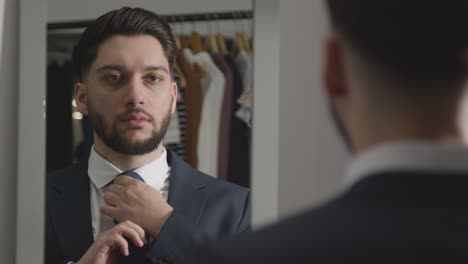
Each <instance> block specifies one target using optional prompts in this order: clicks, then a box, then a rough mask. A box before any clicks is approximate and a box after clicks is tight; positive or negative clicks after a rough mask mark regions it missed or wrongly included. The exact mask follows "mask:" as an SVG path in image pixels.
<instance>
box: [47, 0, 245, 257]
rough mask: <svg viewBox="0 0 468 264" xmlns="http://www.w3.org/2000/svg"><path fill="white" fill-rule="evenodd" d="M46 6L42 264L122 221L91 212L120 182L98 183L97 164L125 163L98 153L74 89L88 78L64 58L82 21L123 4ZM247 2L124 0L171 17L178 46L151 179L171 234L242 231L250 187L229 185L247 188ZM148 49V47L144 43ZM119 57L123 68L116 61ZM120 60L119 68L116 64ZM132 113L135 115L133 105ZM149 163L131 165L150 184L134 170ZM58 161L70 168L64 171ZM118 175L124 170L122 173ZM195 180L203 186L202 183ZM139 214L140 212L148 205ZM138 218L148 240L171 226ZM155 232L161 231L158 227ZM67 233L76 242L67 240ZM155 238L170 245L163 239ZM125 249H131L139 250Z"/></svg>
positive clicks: (73, 252) (70, 253) (77, 250)
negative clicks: (171, 103) (170, 105)
mask: <svg viewBox="0 0 468 264" xmlns="http://www.w3.org/2000/svg"><path fill="white" fill-rule="evenodd" d="M48 4H49V14H48V16H49V21H48V23H47V56H46V60H47V89H46V91H47V96H46V101H47V109H46V112H47V120H46V130H47V132H46V153H47V154H46V170H47V173H48V176H47V187H48V189H47V206H46V207H47V212H46V243H45V244H46V246H45V248H46V252H45V255H46V262H47V263H56V262H57V263H58V262H60V261H77V260H78V259H79V258H80V257H81V256H82V255H83V252H85V251H86V250H87V249H88V248H89V245H90V243H92V242H93V240H96V238H97V237H99V234H100V233H102V232H103V231H104V230H108V229H111V228H116V226H119V225H120V224H118V223H119V222H120V221H119V218H118V217H119V216H117V215H116V216H113V215H104V216H103V214H102V213H101V212H100V211H99V208H101V207H102V206H104V205H105V204H104V203H103V199H104V198H103V197H104V195H103V193H104V192H106V191H107V189H106V188H108V187H107V186H111V187H112V186H114V185H118V184H120V183H119V182H118V181H119V180H118V179H117V180H115V181H114V180H112V181H110V182H109V181H108V182H106V183H103V184H102V185H99V182H100V181H101V179H102V178H99V177H97V178H96V177H94V176H93V175H95V174H94V173H95V172H96V171H97V172H102V173H103V174H105V172H106V170H105V169H103V167H102V166H104V167H105V166H107V169H109V168H110V169H112V168H113V169H116V170H119V171H120V170H121V171H125V170H127V169H126V168H124V167H120V165H122V164H117V163H115V160H112V161H111V160H110V159H106V158H105V157H104V156H105V155H104V154H102V152H101V153H99V151H98V150H97V148H93V146H98V145H99V144H101V146H102V145H106V147H107V148H108V149H112V147H109V146H110V145H109V144H108V143H107V142H106V141H105V140H102V141H98V142H95V140H96V138H97V137H95V136H94V133H93V132H94V130H93V129H95V128H96V120H94V121H93V119H92V116H91V118H90V117H88V116H86V114H84V112H83V108H82V107H80V105H81V106H82V105H83V102H85V100H81V99H80V100H75V95H74V92H75V90H74V89H75V83H77V82H79V83H81V84H80V86H79V87H84V86H89V87H91V85H88V83H87V81H83V80H80V78H79V76H78V74H76V69H74V67H76V66H75V65H73V64H72V53H73V49H74V46H75V45H76V43H77V42H78V40H79V39H80V37H81V34H82V33H83V30H84V28H85V27H86V26H87V25H89V23H90V21H92V20H93V19H95V18H96V17H98V16H100V15H102V14H104V13H105V12H107V11H109V10H112V9H117V8H120V7H122V6H125V5H128V4H129V3H127V2H125V1H122V2H121V3H117V2H116V1H107V2H103V1H99V2H93V1H88V3H84V2H80V3H75V2H72V1H68V3H66V2H64V1H58V0H54V1H52V0H50V1H49V3H48ZM252 5H253V4H252V2H251V1H238V2H236V3H231V2H230V1H205V3H201V2H197V4H194V3H192V2H186V1H171V2H166V3H155V2H153V1H138V2H132V3H131V6H133V7H142V8H145V9H147V10H150V11H154V12H156V13H157V14H159V15H161V16H163V17H164V18H165V20H166V21H168V22H169V24H170V26H171V28H172V31H173V33H174V35H175V37H176V38H175V40H176V45H177V48H178V51H177V60H176V63H175V65H174V66H175V67H174V72H173V77H174V81H175V83H176V84H177V86H175V88H174V89H176V91H177V96H176V97H175V96H174V98H175V100H176V104H175V111H174V113H173V114H172V115H171V116H170V123H169V125H168V127H167V131H166V133H165V135H164V138H163V142H164V146H165V149H167V151H165V152H164V151H163V153H165V154H164V155H167V157H168V158H167V163H168V165H169V170H168V171H167V174H168V176H167V177H166V178H163V180H164V181H163V182H162V183H161V184H163V185H162V187H161V188H160V189H158V188H156V187H155V186H156V185H157V183H155V185H153V187H154V188H155V189H156V190H157V191H159V192H160V194H161V195H162V198H164V199H166V200H167V203H168V204H169V205H170V206H171V207H172V208H173V210H174V212H173V213H172V214H170V212H172V211H170V210H169V211H168V212H169V214H168V215H170V218H166V219H165V221H166V222H164V221H163V222H162V223H168V222H170V221H172V222H176V223H178V224H177V225H176V226H177V228H176V229H177V230H178V231H177V232H181V233H183V234H184V235H186V236H190V237H192V236H193V237H199V236H200V234H201V235H202V236H207V238H211V239H217V238H221V237H222V236H227V235H231V234H235V233H237V232H241V231H243V230H246V229H247V227H248V225H249V222H250V217H249V214H250V210H249V209H248V202H247V201H248V197H249V194H248V192H247V191H246V189H243V188H240V187H238V186H236V187H234V186H235V185H240V186H243V187H247V188H248V187H250V171H251V169H250V163H251V161H250V157H251V153H250V149H251V129H252V126H253V124H252V119H251V117H252V108H253V101H252V83H253V49H252V36H251V34H252V31H253V30H252V27H253V11H252ZM129 38H130V37H127V38H126V39H125V41H126V42H128V43H131V44H132V45H138V43H140V42H139V41H142V40H141V39H129ZM114 40H115V39H110V40H109V42H111V43H114V42H112V41H114ZM122 41H123V40H122ZM106 43H107V40H106ZM114 44H115V43H114ZM132 45H130V46H129V47H130V48H128V49H127V50H131V51H132V52H133V51H134V52H135V54H137V55H138V54H139V53H138V51H139V50H138V49H132V48H131V47H132ZM143 48H145V47H144V46H143ZM122 52H126V51H122ZM148 52H149V53H151V52H153V51H152V50H151V51H149V50H148ZM119 54H120V53H116V55H115V57H117V58H122V57H119ZM132 54H133V53H132ZM151 54H152V53H151ZM148 56H149V57H151V55H148ZM137 57H138V56H135V57H132V58H137ZM125 58H126V57H125ZM138 58H139V57H138ZM117 60H118V59H117ZM135 60H137V59H135ZM104 61H105V60H104ZM123 61H126V60H123ZM111 63H114V62H113V61H112V62H111ZM117 63H122V61H119V62H117ZM106 65H109V64H106ZM122 65H124V67H121V66H122ZM122 65H121V64H118V65H117V66H119V67H120V68H119V69H118V70H116V67H113V70H114V71H120V72H119V74H121V76H130V73H131V74H135V72H136V70H135V71H134V69H133V68H131V66H128V65H131V64H125V63H124V64H122ZM152 65H156V64H152ZM158 65H159V64H158ZM161 65H164V63H162V64H161ZM114 66H115V65H114ZM122 68H123V69H124V70H121V69H122ZM99 69H101V68H99ZM110 72H111V71H110V70H109V73H110ZM89 74H90V75H92V74H94V72H93V71H91V70H90V73H89ZM106 74H107V72H106ZM163 75H164V74H163ZM113 76H114V75H113ZM119 76H120V75H119ZM132 76H136V75H132ZM122 78H124V77H122ZM162 79H164V76H163V78H162ZM171 83H172V80H171ZM95 88H96V86H93V87H91V88H89V89H95ZM87 89H88V88H87ZM174 94H175V93H174ZM78 98H80V97H79V96H78ZM174 98H173V99H174ZM89 100H91V99H89ZM100 100H101V101H99V102H98V104H104V105H105V104H106V101H107V100H111V98H110V97H109V98H107V97H102V98H100ZM151 100H153V99H151ZM95 102H97V101H95ZM95 105H96V104H95ZM89 108H91V106H90V107H89ZM89 111H91V110H89ZM115 111H116V112H118V111H120V110H119V109H116V110H115ZM135 111H136V110H135ZM154 113H155V112H152V113H151V114H154ZM132 115H135V116H136V115H137V114H136V112H135V113H134V114H132ZM156 115H157V114H155V116H156ZM145 116H147V118H146V119H147V120H146V121H148V120H152V118H150V117H151V116H150V115H146V114H145ZM136 117H138V116H136ZM155 119H156V118H155ZM148 123H149V122H148ZM156 124H157V120H156ZM156 126H157V125H155V127H156ZM135 127H137V126H136V125H135ZM138 127H139V126H138ZM142 127H143V126H142ZM101 138H103V137H102V136H101V135H99V137H98V140H101ZM103 142H104V143H103ZM113 150H114V149H113ZM120 153H122V152H120ZM101 154H102V155H101ZM135 155H143V154H135ZM145 155H146V154H145ZM161 155H162V154H161ZM98 156H99V157H98ZM96 157H97V158H96ZM177 157H178V158H180V160H183V161H185V162H186V163H187V164H188V165H190V167H189V166H187V165H180V164H182V163H181V161H180V162H179V161H177V160H178V158H177ZM99 162H101V163H99ZM177 162H178V163H177ZM96 164H101V165H96ZM147 164H149V163H143V164H139V166H135V167H130V168H131V169H134V170H135V172H137V173H139V174H142V175H141V177H140V178H142V180H143V181H145V182H146V183H148V185H150V184H151V183H150V179H151V178H148V175H146V176H145V171H148V170H147V169H141V168H143V167H145V166H147ZM140 165H141V166H140ZM63 168H68V169H65V170H62V169H63ZM145 168H148V167H145ZM160 168H165V167H154V168H153V169H154V170H155V172H154V173H155V174H157V173H158V170H161V169H160ZM192 168H195V169H198V170H199V171H201V172H204V173H206V174H208V175H211V176H214V177H216V178H218V179H220V180H221V181H227V182H231V183H234V184H235V185H227V184H224V183H222V184H218V183H216V184H212V182H211V180H208V178H206V177H207V176H206V175H203V174H202V173H200V172H198V171H196V170H193V169H192ZM140 169H141V170H140ZM57 171H58V172H57ZM165 173H166V172H165ZM78 174H79V175H85V176H86V175H88V177H78V176H76V175H78ZM74 175H75V176H74ZM125 175H130V173H128V172H127V173H125ZM150 175H152V173H150ZM164 175H165V174H164ZM112 177H113V178H112V179H114V178H115V175H114V176H112ZM102 181H103V180H102ZM155 182H157V180H155ZM181 182H182V183H181ZM208 183H210V184H208ZM202 187H203V188H204V189H203V190H202V191H200V190H201V189H202ZM109 188H110V187H109ZM174 193H177V195H175V194H174ZM179 193H180V194H179ZM217 196H219V197H217ZM229 197H230V198H229ZM234 198H235V199H234ZM98 205H99V206H98ZM116 207H117V206H116ZM172 208H171V209H172ZM226 208H227V209H226ZM159 209H161V211H162V212H166V211H164V209H167V207H164V208H159ZM204 210H206V212H205V211H204ZM209 210H211V211H209ZM226 210H228V211H226ZM142 212H143V214H144V213H145V212H146V211H142ZM176 212H177V213H176ZM202 212H203V213H202ZM168 217H169V216H168ZM179 218H181V219H183V220H180V221H182V222H184V224H180V222H179V220H173V219H179ZM122 219H124V218H122ZM172 222H170V223H172ZM138 224H140V225H141V226H142V227H143V229H144V230H145V231H146V232H147V235H149V236H150V238H151V239H150V240H154V238H155V237H156V236H155V235H154V234H158V233H157V232H164V230H167V229H169V228H170V227H167V228H166V229H164V230H163V231H161V230H160V229H157V230H156V232H153V231H155V230H153V229H152V228H153V226H151V227H148V228H147V227H146V226H144V222H141V223H138ZM168 225H169V226H170V224H168ZM72 226H73V228H72ZM212 226H219V228H212ZM234 227H235V228H234ZM199 229H200V230H199ZM167 232H169V231H167ZM198 233H200V234H198ZM161 236H162V237H163V238H164V235H161ZM171 236H172V235H171ZM163 238H161V239H163ZM65 241H75V242H74V244H73V245H70V244H69V243H66V242H65ZM161 243H163V242H161ZM182 244H183V243H182ZM163 245H168V246H169V244H167V243H163ZM179 246H180V245H178V247H179ZM180 247H181V251H182V253H177V252H176V254H175V255H174V256H165V257H169V258H177V257H181V255H182V254H183V253H185V251H184V247H183V246H180ZM131 250H133V249H131ZM131 252H133V251H131ZM131 255H132V256H139V255H138V254H137V253H135V254H131ZM132 261H133V260H132ZM135 263H138V262H136V261H135Z"/></svg>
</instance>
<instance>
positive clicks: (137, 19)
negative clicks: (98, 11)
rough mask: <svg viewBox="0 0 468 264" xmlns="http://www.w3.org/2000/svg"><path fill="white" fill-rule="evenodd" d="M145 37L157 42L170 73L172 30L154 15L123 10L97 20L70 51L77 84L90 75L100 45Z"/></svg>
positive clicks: (173, 57) (172, 55) (172, 57)
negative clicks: (119, 38) (118, 38)
mask: <svg viewBox="0 0 468 264" xmlns="http://www.w3.org/2000/svg"><path fill="white" fill-rule="evenodd" d="M139 34H147V35H151V36H153V37H155V38H156V39H158V40H159V42H160V43H161V45H162V48H163V50H164V55H165V56H166V58H167V60H168V62H169V67H170V72H172V68H173V65H174V61H175V56H176V47H175V40H174V36H173V35H172V31H171V27H170V26H169V24H168V23H167V22H166V20H165V19H164V18H163V17H161V16H158V15H156V14H155V13H153V12H151V11H148V10H145V9H141V8H130V7H122V8H120V9H117V10H112V11H110V12H107V13H106V14H104V15H102V16H100V17H99V18H97V19H96V21H94V22H93V23H92V24H91V25H89V26H88V27H87V28H86V30H85V31H84V32H83V35H82V36H81V38H80V41H79V42H78V44H77V45H76V46H75V48H74V50H73V64H74V67H75V70H76V72H77V74H78V78H79V79H80V80H82V79H83V77H84V74H86V73H87V71H89V68H90V67H91V64H92V63H93V62H94V60H95V59H96V56H97V51H98V48H99V45H101V44H102V43H103V42H104V41H106V40H107V39H109V38H110V37H113V36H115V35H129V36H131V35H139Z"/></svg>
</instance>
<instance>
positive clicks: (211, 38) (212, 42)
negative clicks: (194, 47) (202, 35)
mask: <svg viewBox="0 0 468 264" xmlns="http://www.w3.org/2000/svg"><path fill="white" fill-rule="evenodd" d="M206 20H207V21H210V17H209V15H207V16H206ZM208 23H209V32H208V36H207V42H208V48H209V50H210V51H211V52H212V53H219V47H218V43H217V42H216V37H215V35H214V34H213V29H212V22H208Z"/></svg>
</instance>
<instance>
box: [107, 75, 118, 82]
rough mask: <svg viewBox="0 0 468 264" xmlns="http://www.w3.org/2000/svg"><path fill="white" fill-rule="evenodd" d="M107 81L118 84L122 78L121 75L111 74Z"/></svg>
mask: <svg viewBox="0 0 468 264" xmlns="http://www.w3.org/2000/svg"><path fill="white" fill-rule="evenodd" d="M105 79H106V80H107V81H110V82H118V81H120V79H122V76H121V75H120V74H111V75H107V76H106V77H105Z"/></svg>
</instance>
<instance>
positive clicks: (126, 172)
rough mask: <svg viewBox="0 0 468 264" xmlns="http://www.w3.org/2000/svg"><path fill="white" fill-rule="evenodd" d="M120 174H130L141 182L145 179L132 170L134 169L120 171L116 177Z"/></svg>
mask: <svg viewBox="0 0 468 264" xmlns="http://www.w3.org/2000/svg"><path fill="white" fill-rule="evenodd" d="M122 175H125V176H130V177H132V178H133V179H136V180H140V181H142V182H145V180H143V178H142V177H141V176H140V174H138V173H136V172H134V171H124V172H122V173H120V174H119V175H118V176H117V177H119V176H122Z"/></svg>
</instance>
